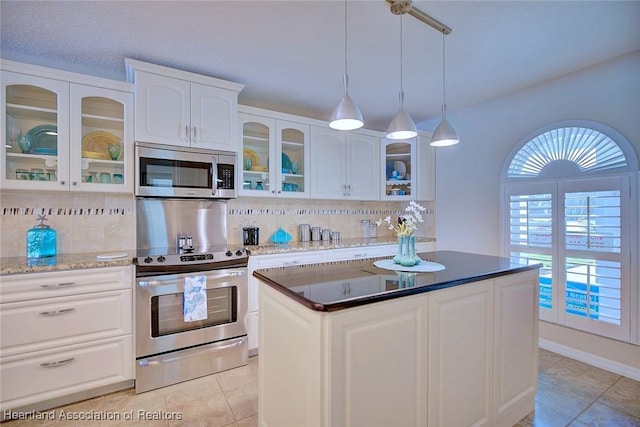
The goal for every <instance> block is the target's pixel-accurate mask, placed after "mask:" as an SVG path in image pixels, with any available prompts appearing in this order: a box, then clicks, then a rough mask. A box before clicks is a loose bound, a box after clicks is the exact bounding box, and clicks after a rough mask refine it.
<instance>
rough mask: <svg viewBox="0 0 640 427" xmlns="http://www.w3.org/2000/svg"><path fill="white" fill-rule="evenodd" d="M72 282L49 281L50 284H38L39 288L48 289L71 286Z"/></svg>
mask: <svg viewBox="0 0 640 427" xmlns="http://www.w3.org/2000/svg"><path fill="white" fill-rule="evenodd" d="M73 284H74V283H73V282H64V283H51V284H47V285H40V287H41V288H48V289H56V288H62V287H64V286H71V285H73Z"/></svg>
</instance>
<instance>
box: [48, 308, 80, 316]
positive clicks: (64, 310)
mask: <svg viewBox="0 0 640 427" xmlns="http://www.w3.org/2000/svg"><path fill="white" fill-rule="evenodd" d="M73 310H75V308H63V309H62V310H54V311H42V312H40V313H39V314H40V315H42V316H59V315H61V314H66V313H71V312H72V311H73Z"/></svg>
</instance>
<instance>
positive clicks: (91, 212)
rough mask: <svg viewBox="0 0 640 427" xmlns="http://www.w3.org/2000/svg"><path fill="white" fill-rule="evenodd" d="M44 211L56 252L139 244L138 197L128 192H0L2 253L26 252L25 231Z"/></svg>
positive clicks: (118, 248)
mask: <svg viewBox="0 0 640 427" xmlns="http://www.w3.org/2000/svg"><path fill="white" fill-rule="evenodd" d="M42 214H46V215H47V221H45V224H47V225H48V226H50V227H52V228H53V229H55V230H56V231H57V244H58V253H59V254H62V253H84V252H114V251H123V250H127V251H128V250H132V249H134V248H135V243H136V235H135V223H136V221H135V198H134V197H133V196H131V195H128V194H119V195H118V194H97V193H65V192H41V191H22V192H19V191H9V190H4V191H2V192H0V236H1V237H0V256H1V257H11V256H25V255H26V253H27V250H26V235H27V230H29V229H30V228H32V227H33V226H34V225H36V224H37V223H38V215H42Z"/></svg>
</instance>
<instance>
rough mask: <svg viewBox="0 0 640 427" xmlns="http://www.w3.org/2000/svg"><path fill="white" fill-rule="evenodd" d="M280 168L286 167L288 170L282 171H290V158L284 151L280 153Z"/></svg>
mask: <svg viewBox="0 0 640 427" xmlns="http://www.w3.org/2000/svg"><path fill="white" fill-rule="evenodd" d="M282 169H287V170H288V171H289V172H284V171H283V173H291V159H289V156H287V155H286V154H284V153H282Z"/></svg>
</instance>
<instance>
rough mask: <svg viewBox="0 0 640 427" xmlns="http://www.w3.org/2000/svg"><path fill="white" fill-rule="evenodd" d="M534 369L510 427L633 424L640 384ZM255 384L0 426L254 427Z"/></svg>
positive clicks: (545, 364) (546, 361)
mask: <svg viewBox="0 0 640 427" xmlns="http://www.w3.org/2000/svg"><path fill="white" fill-rule="evenodd" d="M539 372H540V374H539V377H538V394H537V395H536V409H535V411H534V412H533V413H531V414H529V416H527V417H526V418H525V419H523V420H522V421H520V422H519V423H518V424H517V425H516V426H517V427H525V426H535V427H563V426H571V427H583V426H594V427H595V426H601V427H618V426H635V427H640V382H638V381H633V380H630V379H629V378H625V377H621V376H620V375H616V374H612V373H610V372H607V371H605V370H602V369H599V368H594V367H593V366H589V365H587V364H585V363H582V362H578V361H575V360H572V359H569V358H566V357H563V356H560V355H557V354H555V353H551V352H549V351H545V350H540V365H539ZM257 386H258V358H257V357H253V358H250V359H249V364H248V365H247V366H243V367H240V368H237V369H232V370H229V371H225V372H220V373H218V374H215V375H210V376H208V377H204V378H198V379H195V380H192V381H188V382H185V383H181V384H176V385H173V386H170V387H165V388H162V389H159V390H154V391H150V392H147V393H142V394H138V395H136V394H134V393H133V390H125V391H120V392H116V393H112V394H108V395H106V396H101V397H97V398H94V399H89V400H86V401H84V402H79V403H75V404H73V405H68V406H64V407H61V408H57V409H56V414H57V415H58V418H59V415H60V414H61V411H65V413H67V414H78V413H90V412H91V411H93V413H98V414H101V413H108V414H120V415H121V418H123V417H124V415H123V414H130V413H132V412H131V411H133V414H134V417H133V418H134V420H133V421H129V420H124V419H121V420H119V421H117V420H116V421H92V422H88V421H86V420H80V421H71V420H67V421H60V420H59V419H58V420H56V421H55V422H54V421H33V420H24V421H22V420H20V421H19V420H15V421H7V422H4V423H2V427H23V426H39V427H40V426H43V427H44V426H53V425H55V426H62V427H66V426H89V427H102V426H118V425H121V426H127V427H128V426H162V427H173V426H202V427H254V426H257V425H258V415H257V414H258V387H257ZM139 410H144V411H146V412H145V414H150V415H147V418H150V417H151V418H152V417H153V416H154V414H159V415H164V416H165V418H167V417H169V416H170V415H171V414H173V413H176V414H180V416H181V419H180V420H177V419H175V420H166V419H165V420H148V419H143V418H144V417H140V416H139V414H138V411H139ZM300 427H302V426H300ZM363 427H366V426H363ZM389 427H398V426H389ZM450 427H453V426H450Z"/></svg>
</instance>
